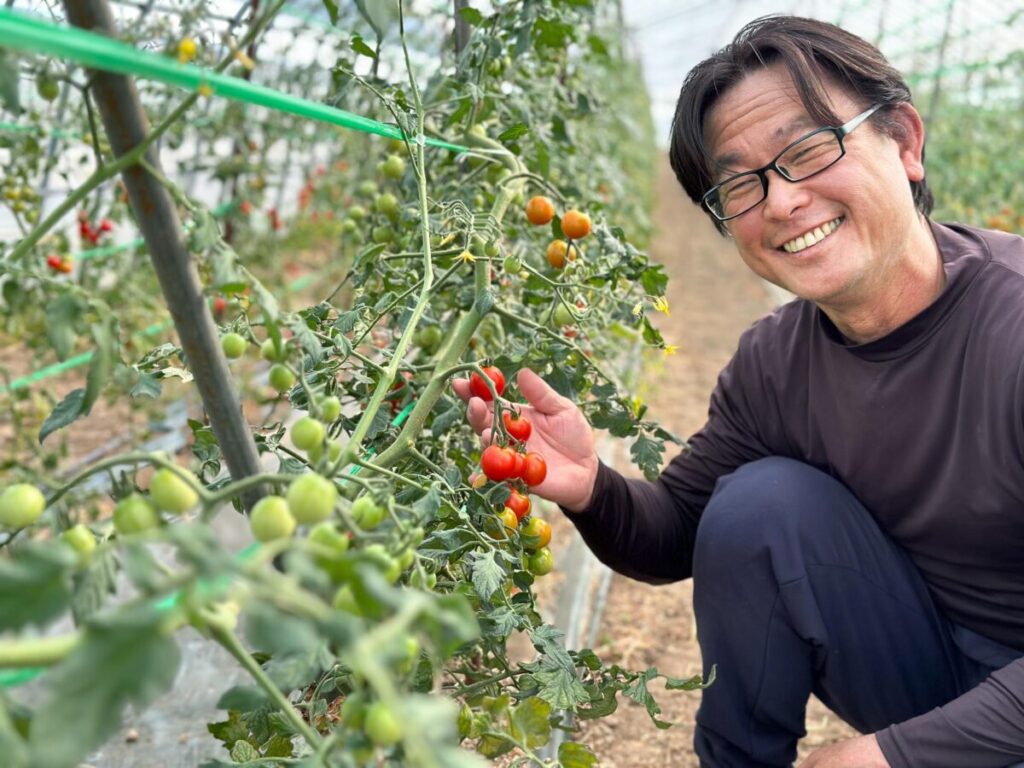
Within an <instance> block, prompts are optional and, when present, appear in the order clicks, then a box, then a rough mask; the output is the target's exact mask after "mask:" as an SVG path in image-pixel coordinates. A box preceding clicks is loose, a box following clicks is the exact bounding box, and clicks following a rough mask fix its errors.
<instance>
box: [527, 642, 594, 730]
mask: <svg viewBox="0 0 1024 768" xmlns="http://www.w3.org/2000/svg"><path fill="white" fill-rule="evenodd" d="M563 637H564V635H563V633H562V632H560V631H559V630H557V629H555V628H554V627H552V626H550V625H547V624H543V625H541V626H539V627H536V628H534V629H533V630H532V631H531V632H530V641H531V642H532V643H533V646H534V648H536V649H537V651H538V652H539V653H540V654H541V657H540V660H539V661H537V662H532V663H530V664H524V665H523V667H524V668H525V669H527V670H529V671H530V672H532V673H533V677H534V679H535V680H536V681H537V684H538V685H539V686H540V690H539V691H538V693H537V695H538V696H540V697H541V698H542V699H544V700H545V701H547V702H548V703H550V704H551V706H553V707H554V708H556V709H573V710H574V709H576V708H577V707H578V706H579V705H581V704H586V703H587V702H588V701H590V694H589V693H587V689H586V688H585V687H584V686H583V683H582V682H580V679H579V676H578V675H577V674H576V667H575V665H574V663H573V660H572V657H571V656H569V653H568V651H566V650H565V646H564V645H563V644H562V638H563Z"/></svg>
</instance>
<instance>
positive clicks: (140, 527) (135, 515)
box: [114, 493, 160, 536]
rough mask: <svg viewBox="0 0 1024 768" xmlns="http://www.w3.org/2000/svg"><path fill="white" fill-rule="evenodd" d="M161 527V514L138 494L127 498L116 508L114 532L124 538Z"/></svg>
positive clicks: (118, 503)
mask: <svg viewBox="0 0 1024 768" xmlns="http://www.w3.org/2000/svg"><path fill="white" fill-rule="evenodd" d="M159 525H160V513H159V512H157V511H156V507H154V506H153V505H152V504H150V503H149V500H148V499H147V498H146V497H144V496H141V495H140V494H138V493H133V494H132V495H131V496H126V497H125V498H123V499H121V500H120V501H119V502H117V506H116V507H114V530H115V531H117V532H118V533H119V534H121V535H122V536H127V535H129V534H132V533H142V532H143V531H149V530H152V529H153V528H156V527H158V526H159Z"/></svg>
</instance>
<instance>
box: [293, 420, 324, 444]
mask: <svg viewBox="0 0 1024 768" xmlns="http://www.w3.org/2000/svg"><path fill="white" fill-rule="evenodd" d="M291 436H292V443H294V444H295V447H296V448H298V449H299V450H300V451H308V450H309V449H310V448H312V447H314V446H320V445H322V444H323V442H324V438H325V437H327V429H326V428H325V427H324V425H323V424H322V423H321V422H319V421H317V420H316V419H314V418H313V417H312V416H303V417H302V418H301V419H299V420H298V421H296V422H295V423H294V424H292V429H291Z"/></svg>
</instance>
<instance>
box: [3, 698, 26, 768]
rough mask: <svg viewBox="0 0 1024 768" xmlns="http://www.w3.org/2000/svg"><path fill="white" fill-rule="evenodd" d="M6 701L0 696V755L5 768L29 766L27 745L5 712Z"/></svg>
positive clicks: (24, 767)
mask: <svg viewBox="0 0 1024 768" xmlns="http://www.w3.org/2000/svg"><path fill="white" fill-rule="evenodd" d="M6 703H7V702H6V701H4V700H3V699H2V698H0V755H3V756H4V765H6V766H7V768H29V762H28V745H27V744H26V743H25V740H24V739H23V738H21V734H19V733H18V730H17V728H16V727H15V725H14V722H13V721H12V720H11V717H10V716H9V715H8V714H7V708H6V706H5V705H6Z"/></svg>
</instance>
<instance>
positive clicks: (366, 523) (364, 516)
mask: <svg viewBox="0 0 1024 768" xmlns="http://www.w3.org/2000/svg"><path fill="white" fill-rule="evenodd" d="M386 511H387V510H385V509H384V508H383V507H380V506H378V505H377V503H376V502H375V501H374V500H373V499H372V498H371V497H370V496H360V497H359V498H358V499H356V500H355V501H354V502H353V503H352V519H354V520H355V521H356V524H357V525H358V526H359V527H360V528H362V529H364V530H367V531H369V530H372V529H374V528H376V527H377V526H378V525H380V523H381V521H382V520H383V519H384V514H385V512H386Z"/></svg>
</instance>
